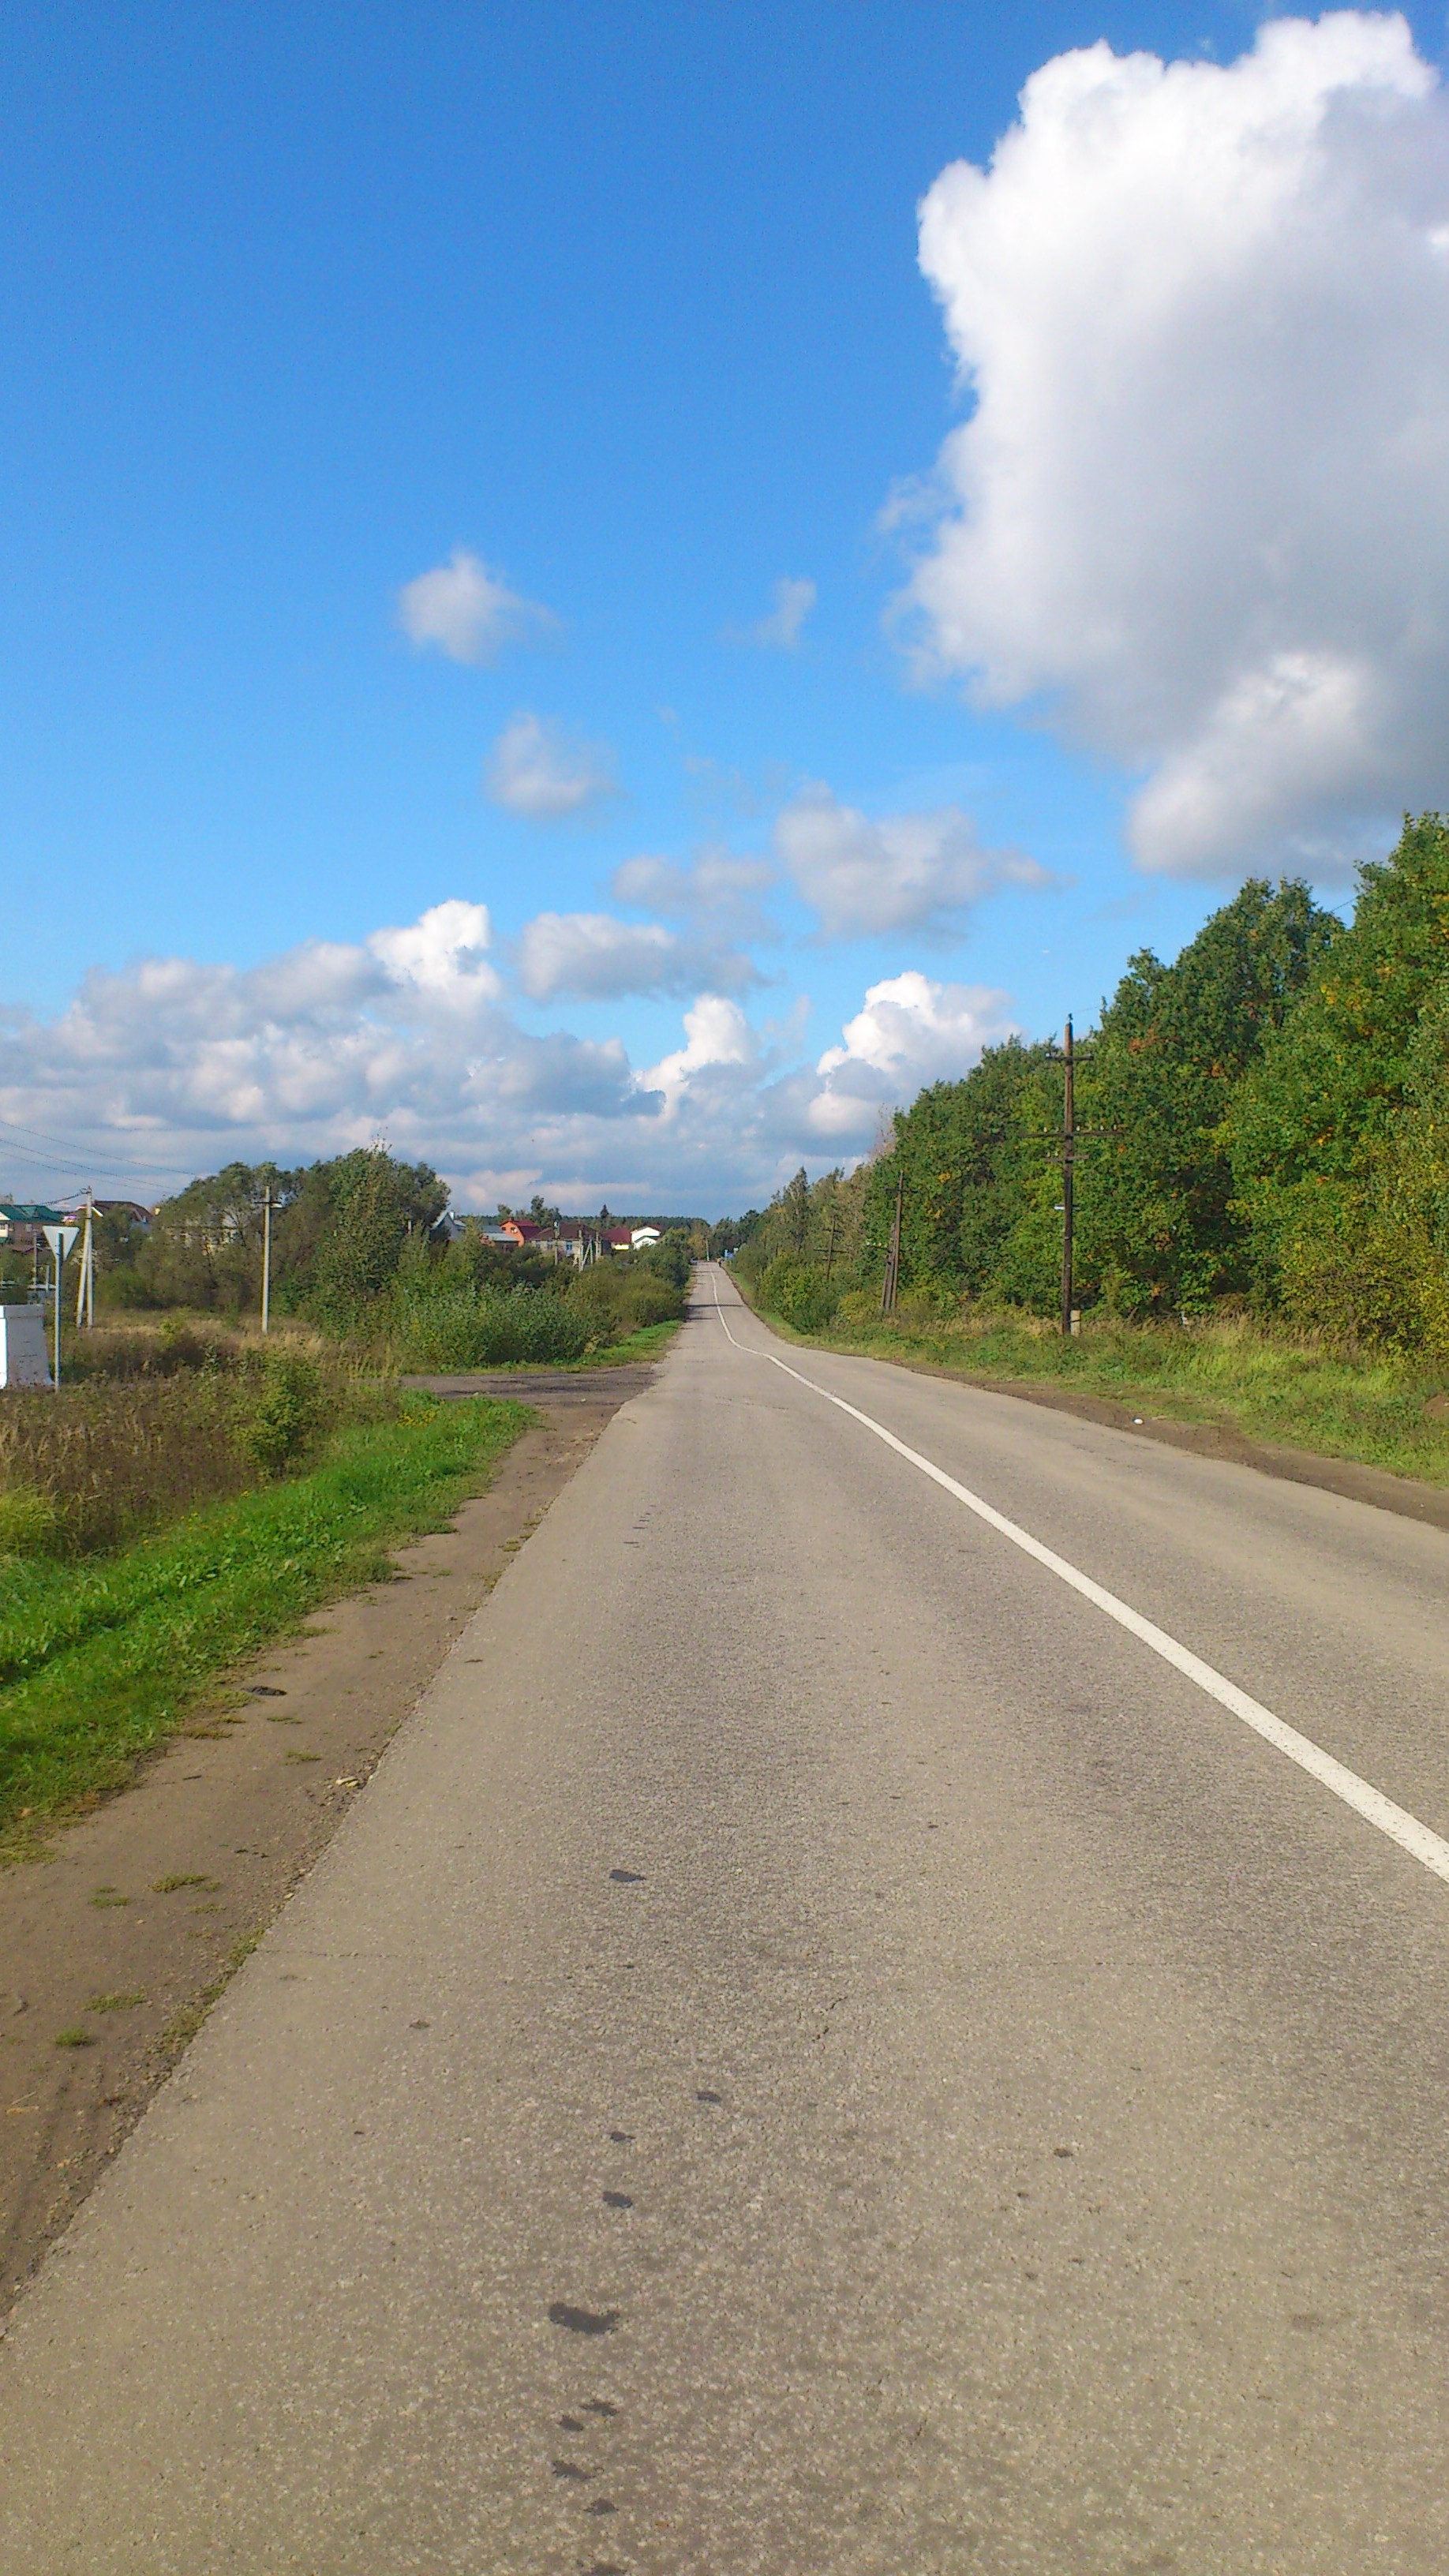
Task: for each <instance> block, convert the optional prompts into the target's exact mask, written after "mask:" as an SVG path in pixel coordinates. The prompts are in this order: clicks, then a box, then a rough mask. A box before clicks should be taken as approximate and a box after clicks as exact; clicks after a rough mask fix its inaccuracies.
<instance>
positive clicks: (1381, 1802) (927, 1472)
mask: <svg viewBox="0 0 1449 2576" xmlns="http://www.w3.org/2000/svg"><path fill="white" fill-rule="evenodd" d="M714 1302H715V1311H716V1313H717V1314H718V1316H719V1319H720V1322H721V1323H722V1324H724V1329H725V1333H726V1336H727V1338H728V1339H729V1340H730V1341H731V1342H733V1343H734V1347H735V1349H736V1350H737V1351H743V1352H744V1354H745V1356H746V1358H747V1359H753V1360H768V1361H769V1363H770V1366H771V1368H777V1369H783V1370H784V1372H785V1375H786V1377H792V1378H793V1379H794V1380H795V1383H796V1385H797V1386H804V1387H808V1388H809V1390H810V1393H811V1394H812V1395H822V1396H824V1398H825V1401H826V1403H827V1404H833V1405H835V1406H836V1407H837V1408H838V1410H839V1411H840V1412H841V1413H848V1414H849V1416H850V1418H851V1420H852V1422H858V1423H860V1424H861V1426H862V1428H863V1429H864V1430H866V1431H872V1432H874V1434H875V1437H876V1438H877V1440H883V1441H884V1442H885V1445H886V1447H887V1448H888V1449H894V1451H895V1453H896V1455H897V1457H898V1458H905V1459H907V1460H908V1461H909V1463H910V1464H911V1466H913V1467H918V1468H919V1469H920V1471H921V1474H922V1475H923V1476H929V1477H930V1479H931V1481H932V1483H933V1484H936V1485H940V1486H942V1487H943V1488H944V1489H945V1491H946V1492H947V1493H948V1494H954V1496H955V1498H956V1500H957V1502H958V1503H964V1504H965V1506H966V1509H967V1510H968V1512H974V1513H975V1514H976V1517H977V1519H978V1520H983V1521H985V1522H986V1523H987V1525H988V1527H990V1528H991V1529H994V1530H997V1531H999V1532H1000V1534H1001V1536H1002V1537H1003V1538H1008V1539H1010V1541H1011V1544H1012V1546H1013V1547H1019V1548H1020V1549H1021V1551H1022V1553H1023V1555H1025V1556H1034V1557H1035V1559H1036V1561H1037V1563H1038V1565H1044V1566H1045V1567H1046V1568H1047V1571H1048V1572H1049V1573H1051V1574H1055V1575H1056V1576H1057V1577H1058V1578H1059V1579H1060V1581H1061V1582H1063V1583H1069V1584H1070V1585H1071V1587H1072V1590H1073V1591H1074V1592H1080V1594H1081V1596H1082V1598H1083V1600H1084V1601H1090V1602H1091V1603H1092V1605H1093V1607H1094V1608H1095V1609H1098V1610H1104V1611H1105V1612H1106V1614H1107V1617H1108V1618H1109V1619H1115V1620H1116V1622H1117V1625H1118V1627H1119V1628H1125V1629H1126V1630H1127V1632H1128V1634H1129V1635H1130V1636H1133V1637H1137V1638H1139V1639H1140V1640H1141V1642H1142V1644H1143V1645H1144V1646H1150V1647H1151V1649H1152V1651H1153V1653H1154V1654H1155V1655H1160V1656H1161V1657H1162V1660H1163V1662H1164V1663H1165V1664H1171V1665H1173V1666H1174V1668H1175V1669H1176V1670H1177V1671H1178V1672H1180V1673H1185V1674H1186V1676H1187V1678H1188V1680H1189V1681H1190V1682H1196V1684H1197V1686H1198V1689H1199V1690H1202V1691H1206V1693H1207V1695H1208V1697H1209V1699H1215V1700H1216V1701H1217V1702H1218V1704H1219V1706H1220V1707H1222V1708H1225V1709H1228V1710H1230V1711H1231V1713H1232V1715H1233V1716H1234V1717H1238V1718H1241V1719H1242V1722H1243V1724H1244V1726H1250V1727H1251V1728H1252V1730H1253V1733H1254V1734H1255V1735H1261V1737H1262V1738H1263V1741H1264V1743H1265V1744H1271V1745H1272V1746H1273V1747H1274V1748H1275V1750H1276V1751H1277V1752H1279V1753H1283V1754H1286V1755H1287V1757H1288V1760H1289V1761H1290V1762H1296V1763H1297V1765H1298V1768H1299V1770H1300V1771H1306V1772H1307V1773H1308V1774H1309V1777H1310V1778H1311V1779H1314V1780H1317V1781H1318V1782H1319V1783H1320V1785H1321V1786H1322V1787H1323V1788H1325V1789H1330V1790H1332V1792H1333V1795H1334V1797H1335V1798H1341V1799H1342V1800H1343V1803H1344V1805H1345V1806H1346V1807H1352V1809H1353V1811H1354V1814H1355V1815H1357V1816H1362V1817H1363V1819H1364V1822H1365V1824H1369V1825H1376V1826H1377V1827H1378V1830H1379V1832H1380V1833H1381V1834H1387V1835H1388V1838H1389V1840H1390V1842H1393V1843H1397V1844H1398V1846H1399V1848H1400V1850H1401V1851H1406V1852H1408V1853H1409V1854H1410V1856H1411V1857H1412V1858H1413V1859H1414V1860H1417V1861H1422V1862H1423V1865H1424V1867H1425V1869H1429V1870H1432V1871H1433V1873H1434V1876H1435V1877H1436V1878H1441V1879H1443V1880H1444V1882H1445V1884H1446V1885H1449V1842H1445V1841H1444V1840H1443V1838H1442V1836H1441V1835H1439V1834H1436V1833H1431V1832H1430V1830H1429V1827H1428V1826H1427V1825H1421V1824H1420V1822H1419V1819H1418V1817H1417V1816H1411V1815H1410V1814H1409V1812H1408V1810H1407V1809H1406V1808H1404V1807H1396V1806H1395V1804H1394V1802H1393V1799H1392V1798H1386V1797H1385V1796H1384V1794H1383V1791H1382V1790H1381V1789H1375V1788H1373V1787H1372V1786H1371V1784H1370V1783H1369V1782H1368V1781H1367V1780H1360V1778H1359V1776H1358V1773H1357V1772H1356V1771H1350V1770H1349V1769H1348V1767H1347V1765H1346V1764H1345V1763H1342V1762H1336V1761H1335V1760H1334V1757H1333V1755H1332V1754H1331V1753H1325V1752H1324V1750H1323V1747H1322V1746H1321V1745H1320V1744H1315V1743H1313V1741H1312V1740H1311V1738H1310V1737H1308V1736H1306V1735H1300V1734H1299V1732H1298V1729H1297V1728H1296V1727H1295V1726H1285V1725H1284V1723H1283V1720H1282V1718H1281V1717H1275V1716H1274V1715H1273V1712H1272V1710H1271V1709H1270V1708H1264V1707H1263V1706H1262V1704H1261V1702H1260V1701H1258V1700H1255V1699H1250V1698H1249V1696H1248V1694H1247V1692H1246V1691H1244V1690H1239V1688H1238V1686H1237V1683H1236V1682H1230V1681H1228V1680H1227V1679H1226V1677H1225V1675H1223V1674H1222V1673H1219V1672H1214V1670H1213V1667H1212V1665H1211V1664H1205V1663H1204V1662H1203V1659H1202V1657H1201V1655H1195V1654H1193V1652H1192V1650H1191V1648H1190V1647H1188V1646H1180V1645H1179V1644H1178V1642H1177V1639H1176V1638H1175V1637H1169V1636H1168V1634H1167V1631H1166V1629H1165V1628H1159V1627H1157V1626H1155V1625H1154V1623H1153V1621H1152V1620H1151V1619H1144V1618H1143V1616H1142V1614H1141V1612H1140V1610H1134V1609H1132V1608H1131V1606H1130V1604H1129V1603H1127V1602H1126V1601H1119V1600H1118V1598H1117V1595H1116V1593H1115V1592H1109V1591H1107V1589H1106V1587H1105V1585H1103V1584H1100V1583H1094V1582H1093V1580H1092V1578H1091V1576H1090V1574H1083V1573H1081V1572H1080V1571H1079V1569H1078V1568H1077V1567H1076V1566H1075V1565H1069V1564H1068V1562H1067V1560H1066V1558H1065V1557H1064V1556H1058V1555H1057V1553H1056V1551H1055V1549H1054V1548H1050V1547H1044V1546H1043V1545H1042V1542H1041V1540H1040V1539H1039V1538H1033V1537H1032V1535H1031V1532H1030V1530H1024V1529H1023V1528H1022V1527H1021V1525H1020V1523H1019V1522H1017V1521H1010V1520H1008V1519H1007V1517H1006V1514H1005V1513H1004V1512H998V1511H996V1510H994V1509H993V1507H992V1505H991V1504H990V1503H988V1502H983V1500H982V1498H981V1496H980V1495H979V1494H973V1493H972V1491H971V1489H970V1487H969V1485H958V1484H957V1482H956V1479H955V1477H954V1476H948V1475H947V1474H946V1472H945V1469H944V1468H942V1467H937V1466H935V1465H933V1463H932V1461H931V1460H930V1459H929V1458H923V1457H922V1456H921V1453H920V1451H919V1450H918V1449H908V1448H907V1446H906V1443H905V1442H904V1440H898V1439H897V1438H896V1435H895V1433H894V1432H893V1431H887V1429H886V1427H885V1424H884V1423H883V1422H875V1421H873V1420H872V1418H871V1416H870V1415H869V1414H868V1413H862V1412H861V1411H860V1409H859V1407H858V1406H857V1405H854V1404H847V1403H846V1401H845V1398H844V1396H843V1395H832V1394H831V1392H830V1389H829V1387H828V1386H818V1385H817V1384H816V1382H815V1380H814V1378H813V1377H805V1376H803V1375H802V1373H801V1371H800V1370H799V1369H794V1368H791V1367H790V1366H789V1364H788V1362H787V1361H785V1360H781V1359H777V1358H776V1357H775V1354H774V1352H773V1351H761V1350H756V1349H754V1348H752V1346H751V1345H750V1343H748V1342H741V1341H738V1340H736V1338H735V1335H734V1334H733V1333H732V1332H731V1331H730V1328H729V1326H728V1324H727V1323H725V1313H724V1308H723V1306H722V1305H721V1304H720V1296H719V1289H718V1286H716V1288H715V1295H714Z"/></svg>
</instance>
